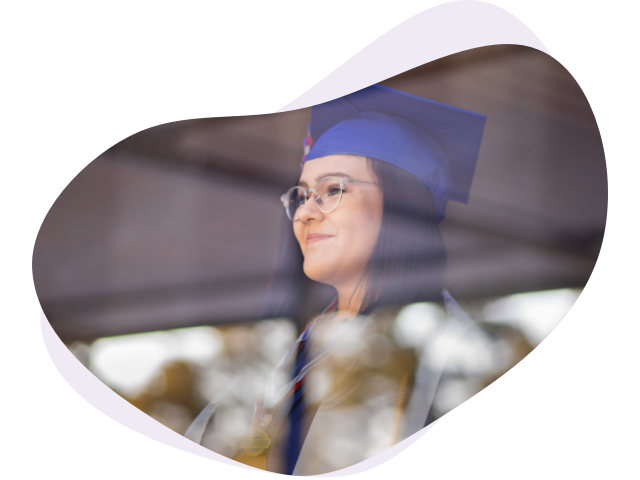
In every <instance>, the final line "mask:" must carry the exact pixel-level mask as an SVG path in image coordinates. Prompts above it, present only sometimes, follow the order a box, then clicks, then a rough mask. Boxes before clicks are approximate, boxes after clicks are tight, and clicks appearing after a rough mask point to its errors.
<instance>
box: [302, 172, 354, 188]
mask: <svg viewBox="0 0 640 480" xmlns="http://www.w3.org/2000/svg"><path fill="white" fill-rule="evenodd" d="M326 177H347V178H351V176H350V175H347V174H346V173H344V172H329V173H323V174H321V175H318V176H317V177H316V179H315V182H316V183H318V181H319V180H321V179H323V178H326ZM298 185H300V186H301V187H306V186H307V182H305V181H303V180H301V181H299V182H298Z"/></svg>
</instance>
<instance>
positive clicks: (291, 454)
mask: <svg viewBox="0 0 640 480" xmlns="http://www.w3.org/2000/svg"><path fill="white" fill-rule="evenodd" d="M308 345H309V342H308V341H305V342H304V343H303V344H302V348H301V349H300V351H299V352H298V354H297V355H296V367H295V370H294V372H293V377H296V376H297V375H298V374H299V373H300V371H301V370H302V368H303V367H304V365H305V363H306V362H305V358H306V355H307V350H308ZM303 382H304V380H303ZM305 409H306V405H305V401H304V395H303V388H302V385H300V388H298V389H297V390H296V391H295V392H294V393H293V398H292V400H291V410H290V413H289V437H288V438H287V449H286V462H285V463H286V466H285V468H286V472H285V473H286V474H287V475H293V470H294V469H295V468H296V463H298V457H300V450H302V444H303V441H304V438H303V435H302V422H303V414H304V411H305Z"/></svg>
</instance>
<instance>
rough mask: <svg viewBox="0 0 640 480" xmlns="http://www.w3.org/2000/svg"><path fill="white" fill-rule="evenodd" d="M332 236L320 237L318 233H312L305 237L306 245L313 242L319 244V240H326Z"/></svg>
mask: <svg viewBox="0 0 640 480" xmlns="http://www.w3.org/2000/svg"><path fill="white" fill-rule="evenodd" d="M331 237H333V235H322V234H320V233H312V234H311V235H308V236H307V244H309V243H313V242H319V241H320V240H326V239H327V238H331Z"/></svg>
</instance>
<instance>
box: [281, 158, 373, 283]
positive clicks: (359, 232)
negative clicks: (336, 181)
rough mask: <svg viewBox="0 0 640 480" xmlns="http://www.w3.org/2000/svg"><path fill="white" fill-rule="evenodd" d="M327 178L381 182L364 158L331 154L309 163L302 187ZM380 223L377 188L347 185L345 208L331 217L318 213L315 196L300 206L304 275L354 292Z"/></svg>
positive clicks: (341, 206) (298, 225)
mask: <svg viewBox="0 0 640 480" xmlns="http://www.w3.org/2000/svg"><path fill="white" fill-rule="evenodd" d="M327 176H336V177H348V178H350V179H354V180H361V181H364V182H374V183H375V182H377V179H376V178H375V176H374V175H373V174H372V173H371V172H370V171H369V167H368V165H367V159H366V158H365V157H358V156H353V155H330V156H327V157H322V158H316V159H314V160H310V161H308V162H305V163H304V167H303V170H302V175H301V176H300V181H299V182H298V183H299V185H301V186H303V187H305V188H313V187H315V185H316V183H317V182H318V180H320V179H321V178H324V177H327ZM381 225H382V193H381V192H380V189H379V187H378V186H377V185H371V184H363V183H353V182H349V183H347V184H346V186H345V189H344V192H343V194H342V200H341V201H340V204H339V205H338V207H337V208H336V209H335V210H334V211H332V212H329V213H324V212H322V211H321V210H320V209H318V207H317V205H316V202H315V200H314V199H311V198H310V199H309V200H308V201H307V202H306V203H305V204H303V205H301V206H300V207H299V208H298V210H297V212H296V216H295V221H294V222H293V231H294V234H295V236H296V238H297V240H298V243H299V244H300V248H301V249H302V254H303V256H304V273H305V274H306V275H307V276H308V277H309V278H311V279H312V280H315V281H317V282H321V283H324V284H327V285H332V286H334V287H335V288H337V289H338V290H340V289H342V288H355V286H356V285H357V283H358V281H359V280H360V278H361V276H362V273H363V272H364V268H365V266H366V264H367V262H368V261H369V258H370V257H371V254H372V253H373V248H374V246H375V244H376V241H377V239H378V234H379V233H380V226H381Z"/></svg>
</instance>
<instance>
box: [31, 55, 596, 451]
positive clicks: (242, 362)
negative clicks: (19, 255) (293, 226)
mask: <svg viewBox="0 0 640 480" xmlns="http://www.w3.org/2000/svg"><path fill="white" fill-rule="evenodd" d="M381 83H382V84H384V85H387V86H389V87H392V88H397V89H399V90H403V91H405V92H409V93H413V94H416V95H419V96H422V97H426V98H429V99H432V100H436V101H440V102H443V103H447V104H450V105H454V106H457V107H460V108H464V109H468V110H472V111H474V112H478V113H482V114H484V115H486V116H487V117H488V121H487V125H486V130H485V136H484V140H483V145H482V148H481V152H480V159H479V161H478V167H477V171H476V176H475V179H474V182H473V185H472V189H471V195H470V200H469V204H468V205H462V204H458V203H456V202H451V203H450V204H449V206H448V207H447V216H446V219H445V220H444V221H443V223H442V230H443V235H444V238H445V243H446V246H447V253H448V262H447V265H448V267H447V285H448V286H449V290H450V291H451V292H452V294H453V295H454V297H455V298H456V299H457V300H458V301H459V302H460V303H461V304H462V305H463V306H464V307H465V309H466V310H467V311H468V312H469V314H470V315H471V316H472V317H473V318H474V319H475V320H477V321H478V322H479V323H480V325H481V326H482V332H483V333H482V334H478V335H473V336H471V337H470V338H468V339H465V341H467V342H469V347H468V349H466V352H467V356H466V357H464V358H457V359H456V358H454V359H453V360H452V362H451V365H452V366H451V368H449V369H448V370H447V371H445V373H444V375H443V378H442V381H441V383H440V387H439V388H438V396H437V398H436V402H435V403H434V414H435V417H436V418H437V417H438V416H441V415H443V414H445V413H446V412H448V411H450V410H451V408H454V407H455V406H456V405H458V404H459V403H461V402H462V401H464V400H466V399H467V398H469V397H470V396H472V395H473V394H475V393H476V392H477V391H479V390H481V389H482V388H484V386H486V385H488V384H490V383H491V382H492V381H493V380H495V379H496V378H498V377H499V376H500V375H501V374H502V373H504V372H505V371H507V370H508V369H509V368H511V367H512V366H513V365H515V364H516V363H517V362H518V361H519V360H520V359H522V358H523V357H524V356H526V355H527V354H528V353H529V352H530V351H531V350H532V349H533V348H535V346H536V345H538V344H539V343H540V342H541V341H542V340H543V339H544V338H545V336H546V335H548V333H549V332H550V331H551V330H552V329H553V328H554V327H555V326H556V325H557V323H558V322H559V321H560V320H561V319H562V317H563V316H564V315H565V314H566V312H567V311H568V310H569V309H570V308H571V306H572V305H573V303H574V302H575V300H576V299H577V297H578V295H579V293H580V291H581V289H582V288H583V287H584V285H585V284H586V282H587V280H588V278H589V276H590V274H591V272H592V270H593V268H594V265H595V262H596V259H597V256H598V252H599V250H600V245H601V242H602V237H603V234H604V228H605V222H606V212H607V174H606V165H605V159H604V153H603V148H602V142H601V140H600V135H599V132H598V127H597V124H596V121H595V119H594V117H593V113H592V111H591V109H590V107H589V103H588V102H587V100H586V98H585V96H584V94H583V93H582V91H581V89H580V87H579V86H578V84H577V83H576V82H575V80H574V79H573V77H572V76H571V75H570V74H569V73H568V72H567V71H566V70H565V69H564V68H563V67H562V66H561V65H560V64H558V63H557V62H556V61H555V60H554V59H552V58H551V57H549V56H547V55H545V54H544V53H541V52H539V51H537V50H533V49H529V48H526V47H520V46H511V45H501V46H491V47H483V48H479V49H474V50H470V51H467V52H461V53H458V54H455V55H452V56H449V57H446V58H443V59H441V60H438V61H435V62H431V63H429V64H427V65H424V66H422V67H418V68H416V69H413V70H410V71H408V72H405V73H403V74H401V75H398V76H396V77H393V78H391V79H388V80H386V81H384V82H381ZM309 115H310V109H303V110H297V111H291V112H284V113H278V114H271V115H261V116H249V117H232V118H211V119H197V120H188V121H181V122H175V123H170V124H166V125H160V126H157V127H152V128H149V129H147V130H145V131H142V132H139V133H137V134H135V135H132V136H131V137H129V138H127V139H125V140H123V141H122V142H120V143H118V144H117V145H114V146H113V147H112V148H110V149H109V150H108V151H106V152H105V153H104V154H103V155H101V156H100V157H99V158H97V159H96V160H94V161H93V162H92V163H91V164H89V165H88V166H87V167H86V168H85V169H84V170H83V171H82V172H81V173H80V174H79V175H78V176H77V177H76V178H75V179H74V180H73V181H72V182H71V183H70V184H69V185H68V187H67V188H66V189H65V190H64V191H63V192H62V194H61V195H60V196H59V197H58V199H57V200H56V202H55V203H54V205H53V206H52V207H51V210H50V211H49V213H48V215H47V217H46V218H45V220H44V222H43V224H42V227H41V229H40V232H39V234H38V237H37V240H36V245H35V248H34V254H33V276H34V282H35V287H36V291H37V294H38V298H39V300H40V303H41V305H42V308H43V310H44V312H45V314H46V316H47V318H48V320H49V321H50V322H51V325H52V326H53V328H54V330H55V331H56V333H57V334H58V335H59V336H60V338H61V339H62V341H63V342H65V344H67V345H68V346H69V348H70V349H71V351H72V352H73V353H74V354H75V355H76V357H77V358H78V359H79V360H80V361H82V362H83V363H84V364H85V365H86V366H87V368H89V369H90V370H91V371H92V372H93V373H94V374H95V375H96V376H98V377H99V378H100V379H101V380H103V381H104V382H105V383H106V384H107V385H109V386H110V387H111V388H113V389H114V390H115V391H116V392H118V393H119V394H120V395H122V396H123V397H124V398H125V399H127V400H128V401H130V402H131V403H132V404H133V405H135V406H136V407H138V408H140V409H141V410H142V411H144V412H146V413H148V414H149V415H151V416H152V417H154V418H156V419H158V420H159V421H160V422H162V423H164V424H165V425H167V426H168V427H169V428H171V429H173V430H175V431H176V432H178V433H181V434H183V433H184V432H185V430H186V428H187V427H188V425H189V424H190V422H191V421H192V420H193V418H195V416H196V415H197V414H198V412H200V410H201V409H202V408H203V407H204V406H205V405H206V404H207V402H208V401H209V400H210V399H211V398H212V397H213V396H214V395H215V394H216V393H217V392H218V391H220V390H221V389H223V388H224V387H225V386H226V384H227V383H228V381H229V380H230V379H231V378H237V379H240V381H239V382H236V383H237V385H238V387H237V388H235V389H234V390H232V392H231V394H230V395H229V396H228V397H227V399H226V400H225V401H224V403H223V404H222V405H221V407H220V410H219V411H218V412H217V413H216V416H215V417H214V419H213V420H212V421H213V422H214V423H215V424H216V428H217V429H218V431H223V432H227V435H226V437H225V436H222V437H220V436H217V437H216V438H211V439H209V440H206V439H205V441H203V444H205V443H207V442H208V443H207V445H208V446H210V448H212V449H214V450H216V451H219V452H220V453H224V452H226V451H232V448H235V446H237V444H238V442H239V439H237V438H236V436H238V435H241V436H242V434H243V432H244V430H245V429H246V428H247V425H248V424H249V423H250V421H251V418H250V413H247V412H248V411H252V409H253V402H254V398H255V393H256V392H257V391H258V390H259V389H260V388H261V386H262V385H263V383H264V379H265V378H266V376H267V375H268V373H269V372H270V370H271V369H272V368H273V366H274V365H275V364H276V363H277V362H278V360H279V359H280V357H281V355H282V354H283V353H284V352H285V351H286V350H287V348H288V347H289V346H290V345H291V344H292V343H293V342H294V341H295V338H296V336H297V334H298V332H299V330H300V328H301V327H302V326H303V325H304V324H306V323H307V322H308V321H309V320H311V319H312V318H313V317H314V316H315V315H317V314H319V313H320V312H321V311H322V310H323V309H324V307H326V305H327V304H328V302H329V301H330V300H331V298H332V297H333V293H332V292H331V290H330V289H327V288H322V287H320V286H317V285H314V286H312V288H309V289H308V290H307V291H306V292H305V293H304V298H301V299H299V302H298V304H299V308H297V309H294V310H292V311H291V314H290V315H289V316H288V317H287V318H278V319H271V320H266V321H261V322H257V321H256V319H257V318H258V315H259V313H260V310H261V307H262V305H263V302H264V299H265V292H266V288H267V286H268V284H269V282H270V281H271V279H272V277H273V274H274V272H275V268H276V263H277V258H278V251H279V240H280V231H281V230H280V229H281V228H283V225H282V220H283V212H282V210H283V209H282V205H281V203H280V201H279V196H280V195H281V194H282V193H284V192H285V191H286V190H287V189H288V188H289V187H290V186H292V185H293V184H295V183H296V182H297V178H298V176H299V172H300V167H299V165H300V160H301V156H302V139H303V138H304V136H305V135H306V127H307V124H308V122H309ZM274 225H276V226H277V228H274ZM287 226H289V228H290V224H288V225H287ZM281 294H282V295H285V296H286V295H293V294H297V293H295V292H294V293H292V292H281ZM438 308H439V307H438V306H437V305H428V304H420V305H410V306H406V307H405V308H403V309H399V310H398V311H396V312H394V313H393V315H392V317H393V318H390V319H389V321H390V322H393V324H394V328H393V330H392V331H393V335H394V336H395V341H396V342H397V343H398V344H400V345H403V347H404V348H406V349H408V350H411V349H413V350H415V351H416V352H417V353H419V350H420V349H421V348H423V347H424V344H425V341H426V337H425V335H427V334H428V329H426V327H425V325H426V324H428V322H426V323H425V321H424V319H425V318H434V319H435V318H439V317H438V315H439V314H438V313H437V309H438ZM434 321H436V320H434ZM238 432H240V433H238ZM221 438H222V440H221ZM216 442H217V443H216Z"/></svg>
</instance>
